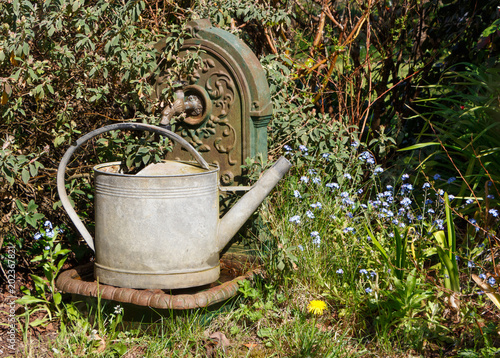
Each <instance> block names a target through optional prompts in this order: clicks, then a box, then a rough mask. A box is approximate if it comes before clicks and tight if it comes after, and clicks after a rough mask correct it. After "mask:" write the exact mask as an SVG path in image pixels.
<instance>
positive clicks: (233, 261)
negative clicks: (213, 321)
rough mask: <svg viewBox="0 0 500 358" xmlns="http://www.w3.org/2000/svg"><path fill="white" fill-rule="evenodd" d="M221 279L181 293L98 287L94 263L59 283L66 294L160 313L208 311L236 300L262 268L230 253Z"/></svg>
mask: <svg viewBox="0 0 500 358" xmlns="http://www.w3.org/2000/svg"><path fill="white" fill-rule="evenodd" d="M220 267H221V276H220V278H219V280H218V281H216V282H214V283H212V284H211V285H205V286H200V287H195V288H190V289H180V290H160V289H156V290H152V289H132V288H121V287H114V286H108V285H103V284H98V282H97V281H95V280H94V263H93V262H89V263H88V264H85V265H81V266H78V267H75V268H73V269H70V270H67V271H64V272H62V273H61V274H60V275H59V277H58V278H57V281H56V286H57V288H58V289H59V290H60V291H62V292H64V293H72V294H77V295H82V296H90V297H97V296H98V295H100V296H101V298H102V299H106V300H112V301H117V302H123V303H131V304H134V305H138V306H147V307H151V308H156V309H174V310H186V309H194V308H201V307H208V306H210V305H213V304H215V303H219V302H222V301H225V300H227V299H228V298H230V297H233V296H234V295H235V294H236V293H237V292H238V288H239V285H238V282H239V281H242V280H245V279H248V278H250V277H251V276H252V275H253V274H254V271H255V270H256V269H257V267H258V259H256V258H255V257H252V256H246V255H239V254H233V253H226V254H224V255H223V256H222V258H221V259H220Z"/></svg>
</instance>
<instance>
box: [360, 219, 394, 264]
mask: <svg viewBox="0 0 500 358" xmlns="http://www.w3.org/2000/svg"><path fill="white" fill-rule="evenodd" d="M365 228H366V231H367V232H368V235H370V238H371V239H372V242H373V244H374V245H375V247H376V248H377V249H378V251H380V253H381V254H382V256H383V257H384V260H385V261H386V262H387V263H390V261H389V255H387V252H386V251H385V249H384V248H383V247H382V245H380V242H378V240H377V239H376V238H375V236H374V235H373V233H372V232H371V230H370V229H369V228H368V225H366V224H365Z"/></svg>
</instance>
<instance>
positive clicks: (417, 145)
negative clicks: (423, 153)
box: [397, 142, 441, 152]
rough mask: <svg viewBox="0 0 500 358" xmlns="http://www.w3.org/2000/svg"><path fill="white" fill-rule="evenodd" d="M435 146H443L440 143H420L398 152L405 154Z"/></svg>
mask: <svg viewBox="0 0 500 358" xmlns="http://www.w3.org/2000/svg"><path fill="white" fill-rule="evenodd" d="M434 145H441V144H440V143H438V142H427V143H418V144H415V145H411V146H409V147H406V148H401V149H398V150H397V151H398V152H404V151H407V150H415V149H420V148H425V147H431V146H434Z"/></svg>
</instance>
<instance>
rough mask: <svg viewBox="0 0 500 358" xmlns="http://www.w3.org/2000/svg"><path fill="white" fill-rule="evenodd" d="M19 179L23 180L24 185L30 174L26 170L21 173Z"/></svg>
mask: <svg viewBox="0 0 500 358" xmlns="http://www.w3.org/2000/svg"><path fill="white" fill-rule="evenodd" d="M21 178H22V179H23V182H24V184H28V182H29V180H30V172H29V170H27V169H26V168H24V169H23V171H22V172H21Z"/></svg>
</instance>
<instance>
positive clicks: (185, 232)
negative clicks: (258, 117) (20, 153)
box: [57, 123, 291, 289]
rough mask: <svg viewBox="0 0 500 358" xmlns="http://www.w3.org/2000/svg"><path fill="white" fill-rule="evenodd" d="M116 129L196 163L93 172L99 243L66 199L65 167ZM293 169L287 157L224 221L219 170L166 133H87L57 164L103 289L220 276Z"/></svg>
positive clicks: (166, 285) (164, 285)
mask: <svg viewBox="0 0 500 358" xmlns="http://www.w3.org/2000/svg"><path fill="white" fill-rule="evenodd" d="M117 129H122V130H123V129H126V130H145V131H149V132H155V133H157V134H160V135H163V136H166V137H168V138H170V139H171V140H172V141H174V142H176V143H177V144H180V145H181V146H182V147H183V148H184V149H186V150H187V151H188V152H189V153H190V154H191V155H192V156H193V157H194V158H195V159H196V161H197V163H191V162H181V161H164V162H162V163H158V164H152V165H150V166H148V167H146V168H145V169H143V170H142V171H141V172H139V173H138V174H136V175H128V174H121V173H119V166H120V165H119V162H114V163H104V164H99V165H97V166H95V167H94V176H95V178H94V180H95V203H94V205H95V207H94V209H95V242H94V240H93V238H92V236H91V235H90V233H89V231H88V230H87V228H86V227H85V225H84V224H83V223H82V221H81V220H80V218H79V217H78V215H77V213H76V212H75V210H74V209H73V207H72V205H71V204H70V201H69V199H68V195H67V193H66V189H65V185H64V184H65V183H64V181H65V179H64V176H65V171H66V166H67V164H68V162H69V160H70V158H71V156H72V154H73V153H74V152H75V151H76V150H77V149H78V148H79V147H80V146H81V145H82V144H84V143H85V142H87V141H88V140H90V139H92V138H93V137H95V136H97V135H99V134H102V133H105V132H109V131H111V130H117ZM290 167H291V164H290V162H289V161H288V160H286V159H285V158H283V157H281V158H280V159H279V160H278V161H277V162H276V163H275V164H274V165H273V166H272V167H271V168H270V169H269V170H268V171H266V172H265V173H264V174H263V176H262V177H261V178H260V179H259V181H258V182H257V183H256V184H255V185H254V186H253V187H252V189H250V191H248V192H247V193H246V194H245V195H244V196H243V197H242V198H241V199H240V200H239V201H238V202H237V203H236V204H235V205H234V206H233V207H232V208H231V210H229V212H227V213H226V214H225V215H224V217H223V218H222V219H219V186H218V180H219V179H218V172H219V168H218V167H217V166H215V165H209V164H207V162H206V161H205V160H204V159H203V158H202V157H201V155H200V154H199V153H198V152H197V151H196V150H195V149H194V148H193V147H192V146H191V145H190V144H189V143H188V142H187V141H186V140H184V139H183V138H182V137H180V136H179V135H177V134H175V133H173V132H171V131H169V130H167V129H164V128H160V127H156V126H153V125H149V124H138V123H119V124H113V125H109V126H105V127H102V128H100V129H97V130H95V131H92V132H90V133H88V134H86V135H84V136H83V137H81V138H80V139H78V140H77V141H76V142H75V143H74V144H73V145H72V146H71V147H70V148H69V149H68V151H67V152H66V153H65V155H64V157H63V159H62V160H61V163H60V164H59V169H58V172H57V190H58V193H59V197H60V198H61V202H62V204H63V207H64V208H65V209H66V211H67V213H68V215H69V217H70V218H71V220H72V221H73V223H74V224H75V226H76V228H77V229H78V231H79V232H80V234H81V235H82V236H83V238H84V239H85V241H86V242H87V244H88V245H89V247H90V248H91V249H92V250H94V251H95V255H96V261H95V270H94V274H95V276H96V278H97V279H98V280H99V282H100V283H104V284H108V285H113V286H119V287H127V288H144V289H146V288H159V289H176V288H187V287H194V286H200V285H204V284H208V283H211V282H214V281H216V280H217V279H218V278H219V273H220V267H219V253H220V251H221V250H222V249H223V248H224V247H225V246H226V244H227V243H228V242H229V241H230V240H231V238H232V237H233V236H234V235H235V234H236V233H237V231H238V230H239V228H240V227H241V226H242V225H243V224H244V223H245V221H246V220H247V219H248V218H249V217H250V215H252V213H253V212H254V211H255V210H256V209H257V207H258V206H259V205H260V203H261V202H262V201H263V200H264V198H265V197H266V196H267V195H268V194H269V193H270V192H271V190H272V189H273V188H274V186H275V185H276V184H277V183H278V181H279V180H280V179H281V178H282V177H283V175H284V174H285V173H286V172H287V171H288V170H289V169H290ZM94 244H95V245H94Z"/></svg>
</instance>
